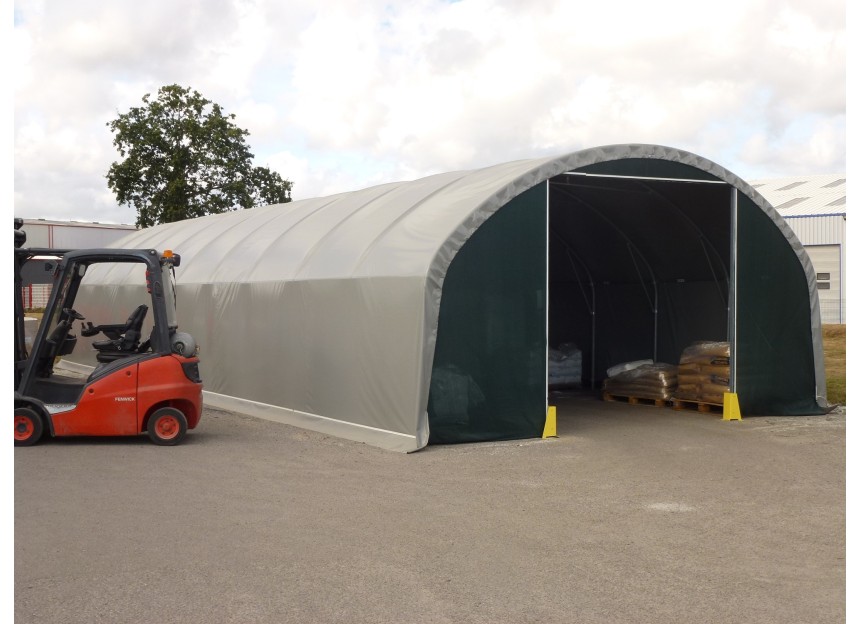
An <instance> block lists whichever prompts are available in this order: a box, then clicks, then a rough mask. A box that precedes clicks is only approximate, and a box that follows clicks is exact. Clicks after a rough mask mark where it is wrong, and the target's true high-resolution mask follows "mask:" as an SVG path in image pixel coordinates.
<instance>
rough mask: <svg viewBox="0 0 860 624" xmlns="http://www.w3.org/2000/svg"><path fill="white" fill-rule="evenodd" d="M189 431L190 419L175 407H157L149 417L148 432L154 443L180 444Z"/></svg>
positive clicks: (162, 444) (165, 444)
mask: <svg viewBox="0 0 860 624" xmlns="http://www.w3.org/2000/svg"><path fill="white" fill-rule="evenodd" d="M186 431H188V421H187V420H185V414H183V413H182V412H180V411H179V410H178V409H175V408H173V407H162V408H161V409H157V410H155V411H154V412H153V413H152V416H150V417H149V424H148V425H147V427H146V432H147V434H148V435H149V439H150V440H152V442H153V444H158V445H159V446H173V445H175V444H179V443H180V442H181V441H182V438H184V437H185V432H186Z"/></svg>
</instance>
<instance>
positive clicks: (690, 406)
mask: <svg viewBox="0 0 860 624" xmlns="http://www.w3.org/2000/svg"><path fill="white" fill-rule="evenodd" d="M672 409H676V410H696V411H698V412H702V413H703V414H713V413H720V414H722V413H723V406H722V404H721V403H705V402H704V401H694V400H688V399H672Z"/></svg>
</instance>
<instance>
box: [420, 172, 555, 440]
mask: <svg viewBox="0 0 860 624" xmlns="http://www.w3.org/2000/svg"><path fill="white" fill-rule="evenodd" d="M545 189H546V186H545V185H539V186H536V187H534V188H532V189H530V190H528V191H526V192H525V193H522V194H521V195H519V196H517V197H516V198H514V199H513V200H512V201H511V202H509V203H508V204H506V205H505V206H503V207H502V208H500V209H499V210H498V211H497V212H496V213H495V214H494V215H493V216H491V217H490V218H489V219H487V221H486V222H485V223H484V224H483V225H482V226H481V227H480V228H478V230H477V231H476V232H475V233H474V234H473V235H472V236H471V238H469V240H468V241H466V244H465V245H463V247H462V249H460V251H459V252H458V253H457V255H456V256H455V257H454V260H453V261H452V262H451V266H450V267H449V268H448V272H447V274H446V275H445V282H444V285H443V287H442V301H441V304H440V309H439V326H438V333H437V338H436V351H435V354H434V361H433V374H432V377H431V380H430V400H429V405H428V415H429V424H430V443H431V444H437V443H446V444H447V443H454V442H476V441H483V440H511V439H520V438H531V437H539V436H541V435H542V433H543V427H544V423H545V420H546V225H547V224H546V191H545Z"/></svg>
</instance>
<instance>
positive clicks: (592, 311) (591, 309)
mask: <svg viewBox="0 0 860 624" xmlns="http://www.w3.org/2000/svg"><path fill="white" fill-rule="evenodd" d="M550 233H551V234H552V235H553V236H554V237H555V238H556V239H557V240H558V241H559V242H560V243H561V244H562V245H564V250H565V255H566V256H567V259H568V260H569V261H570V268H571V269H573V273H574V275H576V282H577V283H578V284H579V290H580V292H581V293H582V298H583V300H585V307H586V308H588V313H589V315H590V316H591V389H592V390H594V375H595V373H596V371H595V368H596V359H595V349H596V346H597V331H596V322H597V296H596V294H595V292H594V278H593V277H592V276H591V271H589V270H588V265H587V264H585V262H584V261H583V260H582V258H580V257H579V255H578V254H577V253H576V252H575V251H573V249H572V248H571V246H570V245H569V244H568V243H567V241H566V240H564V237H562V236H561V234H559V233H558V232H556V231H555V230H553V229H552V228H550ZM577 262H578V263H579V264H580V266H581V267H582V269H583V270H584V271H585V275H586V277H587V278H588V286H589V288H590V289H591V301H589V300H588V294H587V293H586V291H585V288H584V287H583V285H582V279H580V277H579V271H577V269H576V263H577Z"/></svg>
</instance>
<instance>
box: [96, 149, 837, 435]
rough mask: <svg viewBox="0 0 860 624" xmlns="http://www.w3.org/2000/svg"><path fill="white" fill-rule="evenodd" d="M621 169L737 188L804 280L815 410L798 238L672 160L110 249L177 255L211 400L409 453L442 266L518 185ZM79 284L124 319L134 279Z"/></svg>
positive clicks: (487, 179)
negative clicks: (679, 171)
mask: <svg viewBox="0 0 860 624" xmlns="http://www.w3.org/2000/svg"><path fill="white" fill-rule="evenodd" d="M625 159H659V160H664V161H670V162H674V163H681V164H683V165H687V166H689V167H692V168H696V169H699V170H701V171H703V172H705V174H706V175H707V176H709V177H713V178H714V179H718V180H723V181H725V182H727V183H728V184H730V185H733V186H734V187H736V188H738V189H739V191H740V192H741V193H742V194H743V195H744V196H745V197H747V198H749V199H750V200H751V201H752V202H753V204H754V206H757V207H758V209H760V211H761V212H762V213H763V214H764V215H766V217H767V219H768V220H769V221H772V222H773V223H774V224H776V225H777V227H778V228H779V231H780V232H781V233H782V235H783V236H784V239H782V240H783V242H784V243H785V244H787V245H790V246H791V248H792V249H793V250H794V252H795V253H796V254H797V258H798V259H799V260H800V261H801V263H802V264H803V272H804V273H805V276H806V280H807V282H808V284H807V285H808V292H809V298H808V300H807V301H806V302H805V303H804V304H803V305H805V306H806V309H807V310H810V312H811V314H810V316H809V317H808V318H807V319H806V329H805V331H806V333H807V336H811V339H810V340H811V341H812V345H813V346H812V347H811V348H810V353H812V356H813V357H814V362H813V363H812V364H810V367H811V368H810V370H814V380H813V382H812V387H813V391H812V392H813V393H815V394H814V396H813V397H812V399H813V401H814V400H818V401H819V403H821V402H822V399H821V396H822V392H823V391H822V390H820V389H821V388H823V387H824V382H823V364H822V361H821V355H820V326H819V325H818V323H819V321H818V314H817V312H818V311H817V306H818V299H817V295H816V293H815V275H814V273H813V272H812V267H811V264H810V263H809V260H808V258H807V257H806V254H805V253H804V252H803V249H802V247H801V245H800V243H799V242H798V241H797V239H796V237H795V236H794V235H793V233H792V232H791V231H790V230H789V229H788V227H787V226H786V225H785V223H784V222H783V221H782V219H781V218H779V216H778V215H777V214H776V212H775V211H774V210H773V208H772V207H771V206H770V205H769V204H767V203H766V202H765V201H764V199H763V198H762V197H761V196H760V195H758V193H756V191H755V190H754V189H753V188H751V187H750V186H749V185H748V184H746V183H745V182H743V181H742V180H740V179H739V178H737V177H736V176H735V175H733V174H731V173H729V172H728V171H726V170H725V169H723V168H722V167H720V166H718V165H716V164H714V163H712V162H710V161H708V160H706V159H704V158H701V157H699V156H696V155H694V154H691V153H688V152H684V151H681V150H677V149H672V148H667V147H661V146H653V145H614V146H608V147H601V148H594V149H586V150H582V151H578V152H574V153H571V154H567V155H563V156H558V157H551V158H538V159H531V160H520V161H516V162H510V163H504V164H499V165H495V166H491V167H486V168H483V169H478V170H474V171H458V172H452V173H443V174H439V175H433V176H430V177H427V178H423V179H419V180H415V181H410V182H398V183H392V184H384V185H381V186H375V187H372V188H367V189H363V190H359V191H355V192H349V193H342V194H339V195H334V196H330V197H321V198H314V199H305V200H299V201H294V202H291V203H288V204H281V205H276V206H267V207H259V208H253V209H250V210H243V211H238V212H230V213H225V214H220V215H211V216H206V217H200V218H197V219H191V220H187V221H182V222H178V223H172V224H165V225H159V226H156V227H153V228H148V229H145V230H141V231H139V232H135V233H133V234H130V235H129V236H127V237H126V238H124V239H122V240H121V241H119V242H118V243H116V245H115V246H116V247H126V248H156V249H159V250H160V249H165V248H167V249H173V250H174V251H176V252H177V253H179V254H181V256H182V264H181V266H180V267H179V268H178V269H177V271H176V274H177V275H176V277H177V299H178V305H179V319H180V324H181V329H182V330H183V331H186V332H189V333H191V334H193V335H194V336H195V338H196V339H197V341H198V343H199V345H200V346H201V373H202V376H203V379H204V386H205V389H206V398H207V401H208V402H209V404H211V405H215V406H222V407H226V408H232V409H236V410H238V411H242V412H247V413H254V414H256V415H259V416H263V417H267V418H271V419H274V420H281V421H283V422H287V423H291V424H294V425H298V426H302V427H307V428H311V429H314V430H318V431H322V432H325V433H329V434H332V435H336V436H340V437H344V438H349V439H353V440H359V441H364V442H367V443H370V444H374V445H377V446H381V447H385V448H389V449H395V450H400V451H412V450H417V449H420V448H422V447H424V446H425V445H426V444H427V442H428V439H429V424H428V415H427V410H428V399H429V394H430V390H431V371H432V368H433V357H434V348H435V345H436V339H437V322H438V318H439V307H440V301H441V298H442V289H443V283H444V280H445V276H446V272H447V270H448V268H449V266H450V264H451V262H452V260H453V259H454V257H455V255H456V254H457V253H458V251H459V250H460V249H461V248H462V247H463V245H464V244H465V243H466V241H467V240H468V239H469V238H470V237H471V236H472V234H473V233H474V232H475V231H476V230H477V229H478V228H479V227H481V225H482V224H483V223H484V222H485V221H486V220H487V219H488V218H489V217H490V216H491V215H493V214H494V213H495V212H496V211H498V210H499V209H500V208H501V207H503V206H505V204H507V203H508V202H510V201H511V200H512V199H513V198H515V197H517V196H518V195H520V194H522V193H524V192H525V191H527V190H528V189H531V188H533V187H536V186H537V185H540V184H542V183H544V182H546V181H547V180H550V179H551V178H553V177H554V176H558V175H559V174H562V173H565V172H568V171H573V170H577V169H580V168H582V167H587V166H589V165H594V164H596V163H604V162H608V161H621V160H625ZM88 277H89V276H88ZM89 281H90V283H91V284H93V283H94V282H98V284H97V285H93V286H90V287H91V288H93V289H95V290H96V291H97V292H101V293H103V294H102V295H101V296H103V298H104V302H105V304H104V305H105V309H108V310H110V311H111V312H110V314H111V315H113V316H115V317H116V318H118V319H119V318H124V317H125V316H126V315H127V313H128V310H127V308H128V306H129V302H130V301H131V300H132V296H131V293H132V292H134V291H135V290H139V289H142V288H143V284H142V280H141V276H138V275H136V274H132V273H131V272H130V270H129V269H127V268H125V267H116V268H112V269H111V270H110V271H108V272H107V273H106V274H104V275H98V276H97V279H96V278H93V279H91V280H89ZM810 319H812V320H810ZM97 320H98V321H99V322H107V319H97ZM816 336H817V338H816ZM816 341H817V342H816ZM646 356H647V354H646ZM739 357H740V358H742V357H743V349H740V351H739ZM544 362H545V358H544ZM83 363H94V360H92V361H90V362H83ZM739 383H740V382H739Z"/></svg>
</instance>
